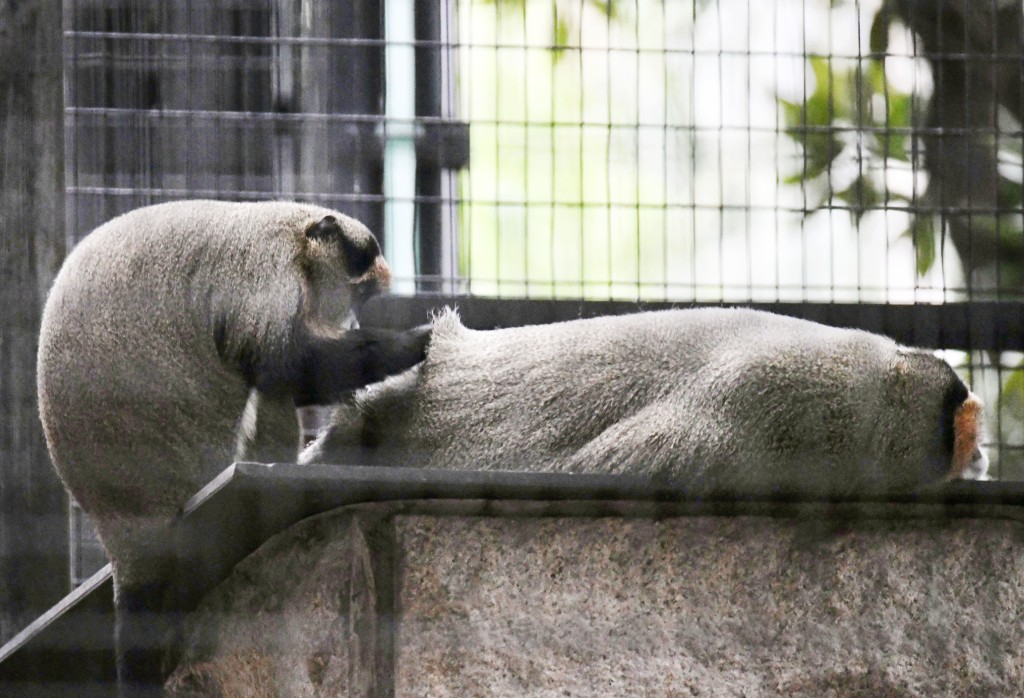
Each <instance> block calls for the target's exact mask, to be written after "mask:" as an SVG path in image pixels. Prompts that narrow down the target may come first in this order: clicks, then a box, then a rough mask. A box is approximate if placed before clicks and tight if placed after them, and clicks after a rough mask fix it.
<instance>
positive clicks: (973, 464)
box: [960, 446, 992, 480]
mask: <svg viewBox="0 0 1024 698" xmlns="http://www.w3.org/2000/svg"><path fill="white" fill-rule="evenodd" d="M960 477H961V478H962V479H964V480H991V479H992V478H990V477H989V476H988V456H987V455H985V452H984V451H982V450H981V447H980V446H978V447H976V448H975V449H974V453H972V454H971V459H970V462H969V463H968V464H967V467H966V468H965V469H964V471H963V472H962V473H960Z"/></svg>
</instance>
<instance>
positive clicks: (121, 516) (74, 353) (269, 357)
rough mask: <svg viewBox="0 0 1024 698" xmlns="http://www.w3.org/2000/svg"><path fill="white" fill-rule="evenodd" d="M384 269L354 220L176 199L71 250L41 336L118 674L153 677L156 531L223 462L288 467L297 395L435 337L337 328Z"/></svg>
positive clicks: (46, 423) (320, 399) (158, 577)
mask: <svg viewBox="0 0 1024 698" xmlns="http://www.w3.org/2000/svg"><path fill="white" fill-rule="evenodd" d="M389 281H390V271H389V268H388V266H387V264H386V262H385V261H384V258H383V257H382V256H381V252H380V248H379V246H378V243H377V240H376V239H375V238H374V236H373V235H372V234H371V233H370V231H369V230H367V229H366V227H365V226H363V225H362V224H361V223H359V222H358V221H356V220H354V219H352V218H349V217H347V216H345V215H343V214H341V213H338V212H337V211H332V210H330V209H326V208H322V207H319V206H313V205H307V204H298V203H288V202H263V203H229V202H216V201H182V202H175V203H167V204H160V205H155V206H150V207H145V208H140V209H137V210H134V211H131V212H129V213H126V214H124V215H122V216H119V217H118V218H115V219H113V220H111V221H110V222H108V223H106V224H104V225H102V226H100V227H99V228H97V229H96V230H95V231H93V232H92V233H91V234H89V235H88V236H87V237H86V238H85V239H83V240H82V241H81V242H80V243H79V244H78V245H77V246H76V247H75V248H74V250H72V252H71V253H70V254H69V255H68V257H67V259H66V261H65V262H64V265H63V266H62V268H61V270H60V272H59V273H58V275H57V278H56V280H55V282H54V284H53V287H52V289H51V291H50V294H49V297H48V299H47V303H46V306H45V309H44V312H43V319H42V325H41V331H40V338H39V357H38V392H39V406H40V416H41V419H42V422H43V427H44V433H45V435H46V440H47V445H48V447H49V451H50V454H51V457H52V460H53V463H54V466H55V467H56V469H57V472H58V473H59V474H60V477H61V479H62V480H63V482H64V484H65V485H66V487H67V489H68V490H69V491H70V493H71V494H72V495H73V496H74V497H75V499H76V500H77V501H78V502H79V504H81V506H82V507H83V509H84V510H85V511H86V512H87V513H88V514H89V515H90V517H91V518H92V519H93V521H94V522H95V523H96V526H97V529H98V531H99V535H100V538H101V540H102V542H103V545H104V547H105V548H106V550H107V553H108V554H109V556H110V558H111V561H112V563H113V570H114V583H115V595H116V607H117V612H118V620H117V625H118V645H119V667H118V668H119V674H120V677H121V679H120V680H121V682H122V684H123V685H125V686H130V687H132V690H133V691H143V690H145V688H146V687H147V686H149V687H152V686H154V685H158V684H159V682H160V675H161V673H162V671H163V669H164V667H162V666H161V661H162V656H161V655H162V654H163V651H162V649H161V642H162V640H161V638H154V635H155V634H158V633H165V632H167V630H166V629H161V628H159V627H157V625H155V624H153V623H151V622H150V619H151V618H152V616H149V615H147V614H148V613H149V612H151V611H154V610H159V609H160V608H161V606H162V604H163V603H164V601H165V594H166V591H167V590H166V589H165V587H164V585H165V577H166V575H167V572H168V569H167V565H168V553H169V545H170V542H169V540H168V534H167V530H168V524H169V522H170V520H171V519H172V517H173V516H174V515H175V514H176V513H177V512H178V510H179V508H180V507H181V505H182V504H183V503H184V502H185V501H186V500H187V499H188V498H189V497H190V496H191V495H193V494H194V493H195V492H196V491H197V490H198V489H199V488H200V487H202V486H203V485H204V484H206V482H207V481H208V480H209V479H210V478H211V477H213V476H214V475H215V474H216V473H218V472H220V471H221V470H222V469H223V468H225V467H226V466H227V465H228V464H230V463H231V462H232V461H233V460H238V459H243V458H245V459H250V460H263V461H287V462H294V461H295V460H296V458H297V456H298V451H299V427H298V421H297V418H296V412H295V408H296V405H305V404H326V403H330V402H336V401H337V400H339V399H341V397H342V396H343V395H344V394H345V393H346V391H349V390H352V389H354V388H358V387H361V386H363V385H366V384H368V383H371V382H374V381H377V380H380V379H381V378H383V377H384V376H386V375H389V374H393V373H398V372H400V371H403V370H405V369H407V368H409V367H410V366H412V365H414V364H415V363H417V362H418V361H420V360H421V359H422V358H423V351H424V347H425V344H426V342H427V339H428V337H429V331H427V330H424V329H417V330H411V331H409V332H388V331H381V330H377V331H374V330H367V329H355V330H352V329H347V328H350V326H351V324H352V322H351V321H352V317H354V314H355V313H357V312H358V310H359V308H360V306H361V305H362V303H363V302H364V301H365V300H366V299H367V298H368V297H370V296H371V295H373V294H375V293H378V292H380V291H382V290H384V289H386V288H387V286H388V283H389Z"/></svg>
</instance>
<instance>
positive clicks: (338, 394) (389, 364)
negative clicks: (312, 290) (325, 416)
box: [292, 325, 431, 407]
mask: <svg viewBox="0 0 1024 698" xmlns="http://www.w3.org/2000/svg"><path fill="white" fill-rule="evenodd" d="M430 332H431V330H430V326H429V325H423V326H421V327H416V328H413V329H411V330H404V331H395V330H384V329H373V328H360V329H358V330H349V331H348V332H345V333H344V334H342V335H341V336H340V337H337V338H332V339H324V338H319V337H310V338H309V339H308V341H307V342H306V345H305V348H304V351H303V354H302V360H301V365H300V366H299V369H298V373H299V375H298V376H296V381H295V384H294V386H293V393H292V394H293V395H294V397H295V404H296V405H298V406H300V407H301V406H303V405H325V404H330V403H332V402H337V401H338V400H339V399H341V398H342V397H343V396H344V395H345V393H347V392H349V391H351V390H355V389H356V388H361V387H363V386H364V385H369V384H370V383H376V382H377V381H380V380H383V379H384V378H387V377H388V376H391V375H394V374H396V373H401V372H402V371H405V370H406V369H409V368H411V367H413V366H415V365H416V364H418V363H419V362H421V361H423V359H424V358H425V356H426V349H427V344H428V343H429V342H430Z"/></svg>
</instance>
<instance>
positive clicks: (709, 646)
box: [168, 500, 1024, 696]
mask: <svg viewBox="0 0 1024 698" xmlns="http://www.w3.org/2000/svg"><path fill="white" fill-rule="evenodd" d="M709 506H713V505H705V504H694V503H689V504H686V503H679V504H678V505H677V507H678V508H677V511H676V512H675V514H674V515H668V516H666V514H667V511H666V506H665V505H659V506H658V507H655V508H652V506H651V505H650V503H645V502H617V503H614V506H613V508H614V509H615V510H616V513H615V514H614V515H608V514H609V511H608V509H607V507H601V509H603V511H599V508H597V507H595V506H594V503H593V502H560V503H553V502H546V503H537V502H507V501H506V502H495V501H485V500H435V501H422V500H420V501H408V502H391V503H381V504H371V505H361V506H350V507H343V508H339V509H337V510H334V511H332V512H329V513H326V514H323V515H320V516H317V517H313V518H310V519H307V520H305V521H302V522H301V523H299V524H297V525H295V526H293V527H291V528H289V529H288V530H286V531H285V532H283V533H281V534H279V535H277V536H275V537H273V538H272V539H271V540H270V541H268V542H267V543H266V544H265V545H264V546H262V547H261V548H260V549H259V550H258V551H257V552H256V553H254V554H253V555H251V556H249V557H248V558H247V559H246V560H245V561H243V562H242V563H241V564H240V565H238V567H237V568H236V569H235V571H234V573H233V574H232V575H231V576H230V578H229V579H228V580H226V581H225V582H224V583H223V584H221V585H220V586H219V587H218V588H217V589H216V590H214V591H213V592H212V593H211V594H210V595H209V596H207V597H206V599H205V600H204V601H203V602H202V604H201V606H200V609H199V611H198V612H197V613H195V614H193V616H192V619H191V620H190V623H189V633H188V637H189V642H188V644H189V647H188V651H187V653H186V657H185V659H184V661H183V662H182V664H181V665H180V666H179V668H178V670H177V671H176V672H175V674H174V675H173V676H172V677H171V680H170V681H169V683H168V687H169V689H170V690H171V693H172V695H194V694H197V693H199V694H204V695H206V694H214V695H218V694H219V695H253V696H262V695H267V696H270V695H353V696H385V695H396V696H420V695H432V696H433V695H452V696H462V695H495V696H521V695H552V696H554V695H559V696H561V695H570V696H574V695H580V696H583V695H594V696H597V695H599V696H611V695H622V696H627V695H714V696H720V695H797V696H827V695H843V696H849V695H863V696H933V695H1014V694H1015V693H1016V692H1017V691H1018V690H1019V687H1020V686H1021V685H1024V624H1022V622H1021V621H1022V618H1021V613H1022V611H1020V609H1021V608H1024V574H1022V573H1024V557H1022V556H1021V554H1020V552H1021V550H1020V548H1021V545H1022V542H1024V524H1022V523H1021V521H1020V520H1019V517H1018V516H1017V514H1016V513H1015V512H1013V511H1004V512H1002V513H1001V514H1000V513H999V512H997V511H990V512H989V513H990V514H992V515H993V516H991V517H990V518H974V517H971V516H967V517H952V518H951V517H950V516H949V514H950V511H949V510H948V508H946V507H943V506H938V505H920V504H911V503H902V504H875V505H865V504H864V503H845V504H836V503H830V504H822V503H801V504H798V505H794V506H792V507H789V508H785V509H779V508H775V509H772V510H770V511H771V513H768V512H769V510H766V509H765V508H764V505H763V504H759V503H748V504H747V505H746V509H747V511H739V512H736V511H732V512H730V515H728V516H722V515H714V514H713V513H709V510H708V509H709ZM654 509H657V515H653V516H652V514H655V511H654ZM559 511H561V513H559Z"/></svg>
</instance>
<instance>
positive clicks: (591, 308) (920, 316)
mask: <svg viewBox="0 0 1024 698" xmlns="http://www.w3.org/2000/svg"><path fill="white" fill-rule="evenodd" d="M727 305H742V306H744V307H749V308H756V309H758V310H765V311H768V312H773V313H778V314H780V315H788V316H791V317H797V318H803V319H805V320H813V321H815V322H820V323H822V324H825V325H831V326H834V327H847V328H855V329H860V330H865V331H868V332H875V333H877V334H883V335H886V336H889V337H892V338H893V339H895V340H896V341H897V342H900V343H901V344H905V345H908V346H917V347H928V348H932V349H958V350H964V351H970V350H985V351H1024V322H1021V319H1022V318H1024V302H1022V301H973V302H964V303H945V304H941V305H925V304H908V305H896V304H875V303H785V302H783V303H743V304H730V303H679V302H632V301H583V300H530V299H512V298H482V297H479V296H415V297H399V296H385V297H381V298H377V299H374V300H373V301H372V302H371V303H369V304H367V306H366V308H365V310H364V312H363V316H362V322H363V324H364V325H367V326H374V325H377V326H384V327H395V328H400V327H412V326H415V325H420V324H423V323H424V322H426V321H427V320H428V319H429V318H430V315H431V313H432V312H434V311H436V310H438V309H440V308H443V307H446V306H447V307H458V309H459V315H460V317H461V318H462V321H463V323H464V324H465V325H466V326H467V327H471V328H475V329H494V328H497V327H516V326H521V325H543V324H548V323H553V322H564V321H567V320H575V319H578V318H585V317H594V316H598V315H621V314H623V313H634V312H639V311H645V310H664V309H668V308H698V307H722V306H727Z"/></svg>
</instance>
